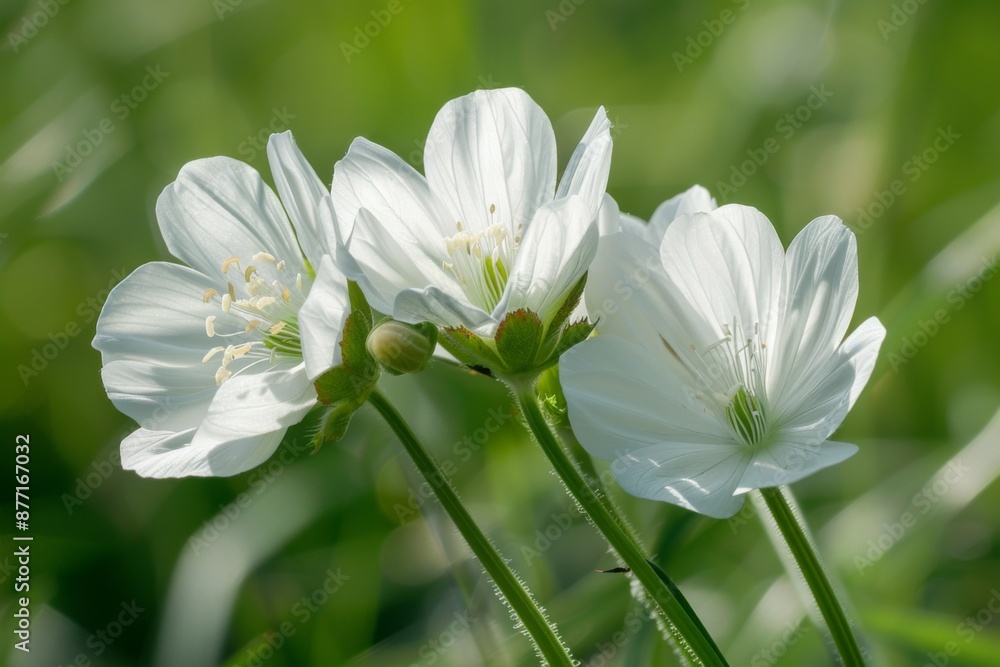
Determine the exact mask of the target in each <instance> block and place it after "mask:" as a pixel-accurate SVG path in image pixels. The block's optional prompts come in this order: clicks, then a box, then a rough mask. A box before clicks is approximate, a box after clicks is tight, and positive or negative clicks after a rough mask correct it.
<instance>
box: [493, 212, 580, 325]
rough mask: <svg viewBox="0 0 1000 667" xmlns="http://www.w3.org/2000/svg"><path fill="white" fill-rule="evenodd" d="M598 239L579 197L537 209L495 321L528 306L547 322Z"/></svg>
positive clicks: (522, 240)
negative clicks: (504, 314) (505, 314)
mask: <svg viewBox="0 0 1000 667" xmlns="http://www.w3.org/2000/svg"><path fill="white" fill-rule="evenodd" d="M597 239H598V234H597V222H596V220H595V219H594V216H593V215H592V214H591V211H590V208H589V207H588V206H587V204H586V203H585V202H584V201H583V200H582V199H580V198H579V197H577V196H574V195H571V196H569V197H567V198H565V199H557V200H555V201H553V202H550V203H548V204H546V205H545V206H543V207H542V208H541V209H539V211H538V213H537V214H536V215H535V217H534V219H533V220H532V221H531V224H530V225H528V227H527V230H526V231H525V233H524V237H523V238H522V239H521V247H520V249H519V250H518V253H517V258H516V259H515V260H514V267H513V269H512V270H511V272H510V277H509V278H508V280H507V287H506V289H505V290H504V294H503V297H502V298H501V299H500V303H498V304H497V307H496V309H495V310H494V311H493V316H494V318H497V319H500V318H501V317H502V314H503V313H508V312H511V311H514V310H517V309H519V308H528V309H530V310H533V311H534V312H535V313H537V314H538V316H539V317H540V318H541V319H542V321H543V322H548V320H549V318H551V317H552V316H553V315H554V314H555V312H556V311H557V310H558V309H559V307H560V306H562V303H563V301H565V299H566V296H567V294H568V292H569V291H570V289H571V288H572V287H573V285H575V284H576V283H577V281H579V280H580V278H582V277H583V274H584V273H586V272H587V269H588V268H589V267H590V263H591V261H592V260H593V259H594V255H595V254H596V252H597Z"/></svg>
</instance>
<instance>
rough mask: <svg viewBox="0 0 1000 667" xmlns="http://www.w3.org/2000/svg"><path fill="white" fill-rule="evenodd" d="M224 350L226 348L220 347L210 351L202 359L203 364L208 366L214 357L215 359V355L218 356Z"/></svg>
mask: <svg viewBox="0 0 1000 667" xmlns="http://www.w3.org/2000/svg"><path fill="white" fill-rule="evenodd" d="M223 349H224V348H222V347H221V346H220V347H213V348H212V349H211V350H209V351H208V352H207V353H206V354H205V356H204V357H202V358H201V363H203V364H207V363H208V362H210V361H211V360H212V357H214V356H215V355H217V354H218V353H219V352H222V350H223Z"/></svg>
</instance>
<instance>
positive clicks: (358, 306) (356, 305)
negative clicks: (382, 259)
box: [347, 280, 372, 323]
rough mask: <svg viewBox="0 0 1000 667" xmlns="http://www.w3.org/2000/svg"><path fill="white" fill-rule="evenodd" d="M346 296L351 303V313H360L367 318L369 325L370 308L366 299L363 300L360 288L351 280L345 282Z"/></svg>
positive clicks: (370, 319) (363, 295) (370, 318)
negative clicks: (357, 311)
mask: <svg viewBox="0 0 1000 667" xmlns="http://www.w3.org/2000/svg"><path fill="white" fill-rule="evenodd" d="M347 296H348V298H349V299H350V301H351V311H355V310H359V311H361V314H362V315H364V316H365V317H366V318H368V322H369V323H371V321H372V307H371V306H370V305H368V299H366V298H365V294H364V292H362V291H361V287H360V286H359V285H358V284H357V283H356V282H354V281H353V280H348V281H347Z"/></svg>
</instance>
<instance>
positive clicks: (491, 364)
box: [438, 327, 504, 372]
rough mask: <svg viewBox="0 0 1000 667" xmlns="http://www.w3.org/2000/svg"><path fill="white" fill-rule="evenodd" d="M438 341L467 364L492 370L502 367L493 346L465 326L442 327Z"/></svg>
mask: <svg viewBox="0 0 1000 667" xmlns="http://www.w3.org/2000/svg"><path fill="white" fill-rule="evenodd" d="M438 343H440V344H441V346H442V347H443V348H444V349H446V350H448V351H449V352H450V353H451V354H452V355H453V356H454V357H455V358H456V359H458V360H459V361H461V362H462V363H463V364H465V365H467V366H478V367H480V368H488V369H490V370H491V371H494V372H497V371H502V370H503V369H504V364H503V361H502V360H501V359H500V357H499V356H497V353H496V352H494V351H493V348H491V347H490V346H489V344H488V343H487V342H486V341H484V340H483V339H482V338H480V337H479V336H477V335H476V334H474V333H472V332H471V331H469V330H468V329H466V328H465V327H455V328H446V329H442V330H441V332H440V335H439V336H438Z"/></svg>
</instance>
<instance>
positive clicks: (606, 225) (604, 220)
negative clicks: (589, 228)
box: [597, 193, 622, 236]
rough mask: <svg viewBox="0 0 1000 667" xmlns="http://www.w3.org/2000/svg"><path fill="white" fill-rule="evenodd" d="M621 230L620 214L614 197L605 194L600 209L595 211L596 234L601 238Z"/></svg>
mask: <svg viewBox="0 0 1000 667" xmlns="http://www.w3.org/2000/svg"><path fill="white" fill-rule="evenodd" d="M621 230H622V213H621V209H619V208H618V202H616V201H615V200H614V197H612V196H611V195H609V194H607V193H605V194H604V198H603V199H602V201H601V208H600V209H599V210H598V211H597V232H598V234H600V235H601V236H607V235H608V234H614V233H615V232H620V231H621Z"/></svg>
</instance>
